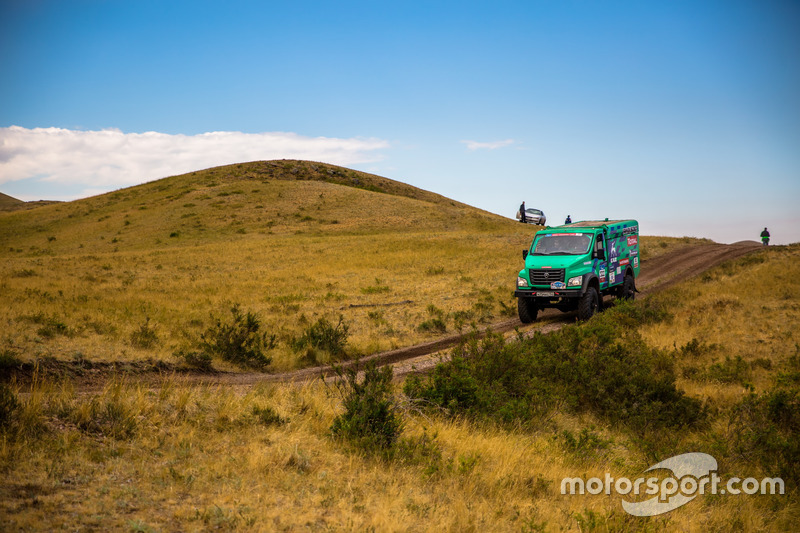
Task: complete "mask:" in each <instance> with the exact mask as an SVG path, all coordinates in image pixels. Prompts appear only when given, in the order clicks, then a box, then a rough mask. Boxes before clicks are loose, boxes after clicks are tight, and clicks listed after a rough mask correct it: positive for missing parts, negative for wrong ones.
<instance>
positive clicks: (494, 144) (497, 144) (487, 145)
mask: <svg viewBox="0 0 800 533" xmlns="http://www.w3.org/2000/svg"><path fill="white" fill-rule="evenodd" d="M461 142H462V143H463V144H466V145H467V150H496V149H497V148H503V147H504V146H510V145H512V144H514V139H506V140H504V141H491V142H478V141H461Z"/></svg>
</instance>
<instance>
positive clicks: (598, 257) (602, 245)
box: [592, 233, 608, 290]
mask: <svg viewBox="0 0 800 533" xmlns="http://www.w3.org/2000/svg"><path fill="white" fill-rule="evenodd" d="M592 255H593V257H594V258H595V268H594V271H595V272H596V273H597V278H598V280H599V281H600V290H603V289H607V288H608V250H607V249H606V241H605V238H604V237H603V234H602V233H598V234H597V238H596V239H595V240H594V253H593V254H592Z"/></svg>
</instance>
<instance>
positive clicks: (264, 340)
mask: <svg viewBox="0 0 800 533" xmlns="http://www.w3.org/2000/svg"><path fill="white" fill-rule="evenodd" d="M212 318H213V317H212ZM260 330H261V321H260V320H259V319H258V317H257V316H256V315H255V314H253V313H251V312H250V311H248V312H246V313H242V311H241V309H239V305H238V304H235V305H233V307H231V321H230V322H227V323H226V322H222V320H220V319H218V318H217V319H215V323H214V324H213V325H212V326H211V327H209V328H208V329H207V330H206V331H205V333H203V334H202V335H201V336H200V347H201V349H202V351H203V352H205V353H206V354H207V355H209V356H211V357H213V356H218V357H221V358H222V359H224V360H225V361H229V362H231V363H233V364H235V365H239V366H241V367H249V368H261V369H263V368H266V367H267V366H269V364H270V363H271V362H272V358H271V357H269V356H268V355H267V354H266V352H267V351H268V350H271V349H272V348H274V347H275V343H276V336H275V335H270V336H267V334H266V333H264V332H262V331H260Z"/></svg>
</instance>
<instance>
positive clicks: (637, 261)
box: [633, 257, 639, 268]
mask: <svg viewBox="0 0 800 533" xmlns="http://www.w3.org/2000/svg"><path fill="white" fill-rule="evenodd" d="M633 266H634V268H635V267H638V266H639V258H638V257H634V258H633Z"/></svg>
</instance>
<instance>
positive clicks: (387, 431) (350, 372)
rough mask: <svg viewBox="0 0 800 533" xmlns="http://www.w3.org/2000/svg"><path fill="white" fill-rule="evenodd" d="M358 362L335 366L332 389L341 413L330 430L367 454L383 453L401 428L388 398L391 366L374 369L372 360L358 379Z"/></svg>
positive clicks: (398, 418) (400, 422)
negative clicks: (339, 399)
mask: <svg viewBox="0 0 800 533" xmlns="http://www.w3.org/2000/svg"><path fill="white" fill-rule="evenodd" d="M358 367H359V365H352V366H350V367H348V368H346V369H341V368H337V369H336V373H337V375H338V378H339V379H338V381H336V382H335V384H336V388H337V389H338V390H339V393H340V394H341V397H342V401H343V403H344V413H342V414H340V415H339V416H337V417H336V418H335V419H334V420H333V425H332V426H331V433H332V434H333V435H334V436H335V437H339V438H342V439H345V440H347V441H349V442H350V443H351V444H353V445H355V446H356V447H358V448H360V449H362V450H364V451H366V452H370V453H380V452H387V451H388V450H390V449H391V448H392V446H393V445H394V444H395V442H396V441H397V439H398V437H399V436H400V433H401V431H402V425H403V424H402V420H401V419H400V416H399V415H398V414H397V410H396V406H395V403H394V399H393V397H392V368H391V367H390V366H383V367H381V368H377V367H376V366H375V362H374V361H370V362H369V363H367V364H366V366H365V367H364V378H363V380H362V381H359V380H358V370H359V368H358Z"/></svg>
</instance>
